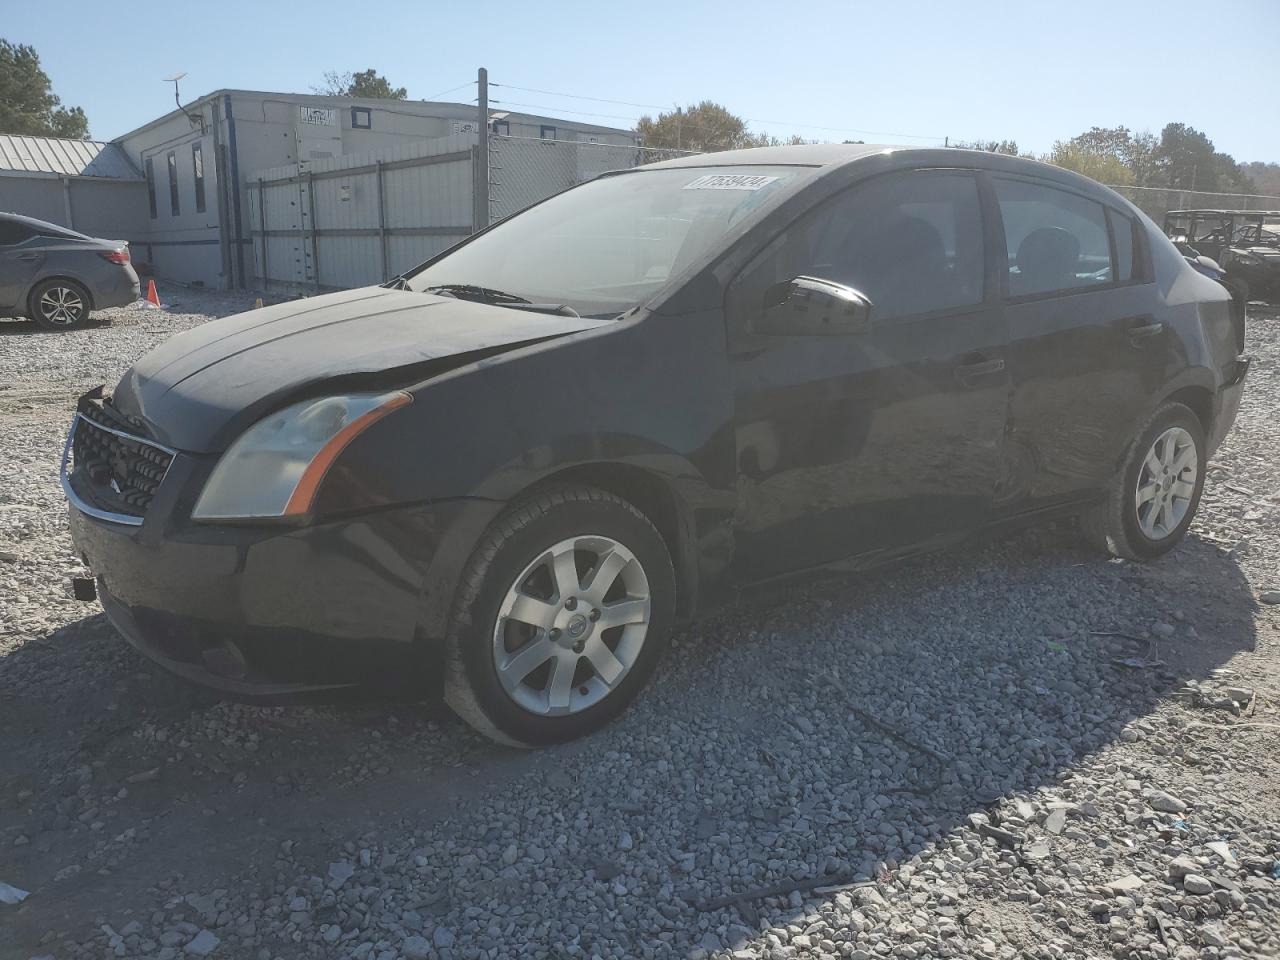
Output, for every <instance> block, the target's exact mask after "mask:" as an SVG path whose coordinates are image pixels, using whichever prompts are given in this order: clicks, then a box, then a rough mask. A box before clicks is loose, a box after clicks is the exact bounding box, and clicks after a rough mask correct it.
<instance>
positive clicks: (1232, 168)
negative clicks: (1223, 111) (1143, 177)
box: [1156, 123, 1254, 193]
mask: <svg viewBox="0 0 1280 960" xmlns="http://www.w3.org/2000/svg"><path fill="white" fill-rule="evenodd" d="M1156 156H1157V158H1158V159H1159V160H1160V162H1161V163H1163V164H1164V167H1165V170H1166V172H1167V176H1168V184H1169V186H1170V187H1173V188H1175V189H1177V190H1199V191H1202V192H1209V193H1252V192H1253V190H1254V184H1253V181H1252V180H1250V179H1249V176H1248V175H1247V174H1246V173H1244V172H1242V171H1241V169H1240V165H1239V164H1238V163H1236V161H1235V158H1234V157H1232V156H1231V155H1230V154H1226V153H1220V152H1218V151H1217V150H1216V149H1214V146H1213V141H1212V140H1210V139H1209V138H1208V137H1207V136H1205V135H1204V134H1203V133H1201V132H1200V131H1199V130H1197V129H1195V128H1194V127H1189V126H1187V125H1186V124H1184V123H1170V124H1167V125H1166V126H1165V128H1164V130H1162V131H1161V132H1160V144H1159V146H1158V147H1156Z"/></svg>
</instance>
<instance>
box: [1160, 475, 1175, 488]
mask: <svg viewBox="0 0 1280 960" xmlns="http://www.w3.org/2000/svg"><path fill="white" fill-rule="evenodd" d="M1161 486H1163V487H1164V489H1166V490H1168V489H1169V488H1170V487H1172V486H1173V477H1165V478H1164V480H1163V481H1162V482H1161Z"/></svg>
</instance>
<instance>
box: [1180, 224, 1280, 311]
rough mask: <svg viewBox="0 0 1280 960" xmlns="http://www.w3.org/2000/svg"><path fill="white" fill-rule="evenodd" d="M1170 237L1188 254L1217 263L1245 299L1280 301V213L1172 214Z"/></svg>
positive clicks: (1236, 291)
mask: <svg viewBox="0 0 1280 960" xmlns="http://www.w3.org/2000/svg"><path fill="white" fill-rule="evenodd" d="M1164 232H1165V235H1166V236H1167V237H1169V239H1170V240H1173V241H1174V243H1175V244H1178V245H1179V249H1180V250H1182V252H1183V254H1184V255H1186V256H1191V257H1197V256H1202V257H1208V258H1209V259H1210V260H1213V261H1215V263H1217V264H1218V265H1219V266H1220V267H1221V268H1222V269H1223V270H1224V271H1226V275H1227V276H1226V280H1225V282H1226V284H1227V286H1228V287H1229V288H1231V290H1232V291H1233V292H1235V293H1236V294H1237V295H1238V296H1239V297H1240V298H1241V299H1242V300H1250V299H1253V300H1266V301H1268V302H1270V303H1278V302H1280V210H1170V211H1169V212H1168V213H1167V214H1165V218H1164ZM1184 247H1185V248H1189V249H1183V248H1184Z"/></svg>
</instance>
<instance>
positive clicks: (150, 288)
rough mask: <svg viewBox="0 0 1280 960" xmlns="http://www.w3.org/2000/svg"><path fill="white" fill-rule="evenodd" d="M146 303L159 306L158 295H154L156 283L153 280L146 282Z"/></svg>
mask: <svg viewBox="0 0 1280 960" xmlns="http://www.w3.org/2000/svg"><path fill="white" fill-rule="evenodd" d="M147 303H149V304H151V305H153V306H156V307H158V306H160V294H158V293H156V282H155V281H154V280H148V281H147Z"/></svg>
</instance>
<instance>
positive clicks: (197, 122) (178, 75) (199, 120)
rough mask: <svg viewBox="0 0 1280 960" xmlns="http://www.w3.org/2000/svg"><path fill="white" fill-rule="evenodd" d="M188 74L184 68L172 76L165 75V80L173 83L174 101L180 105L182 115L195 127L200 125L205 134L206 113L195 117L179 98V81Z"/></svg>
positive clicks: (201, 131)
mask: <svg viewBox="0 0 1280 960" xmlns="http://www.w3.org/2000/svg"><path fill="white" fill-rule="evenodd" d="M186 75H187V72H186V71H185V70H182V71H179V72H178V73H175V74H174V75H173V76H172V77H165V78H164V82H165V83H172V84H173V102H174V103H176V104H177V105H178V109H179V110H181V111H182V115H183V116H184V117H186V118H187V122H188V123H190V124H191V126H193V127H197V126H198V127H199V128H200V133H201V134H203V133H204V132H205V131H204V114H201V115H200V116H198V117H193V116H192V115H191V114H190V113H188V112H187V108H186V107H184V106H183V105H182V101H181V100H179V99H178V81H179V80H181V79H182V78H183V77H185V76H186Z"/></svg>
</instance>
